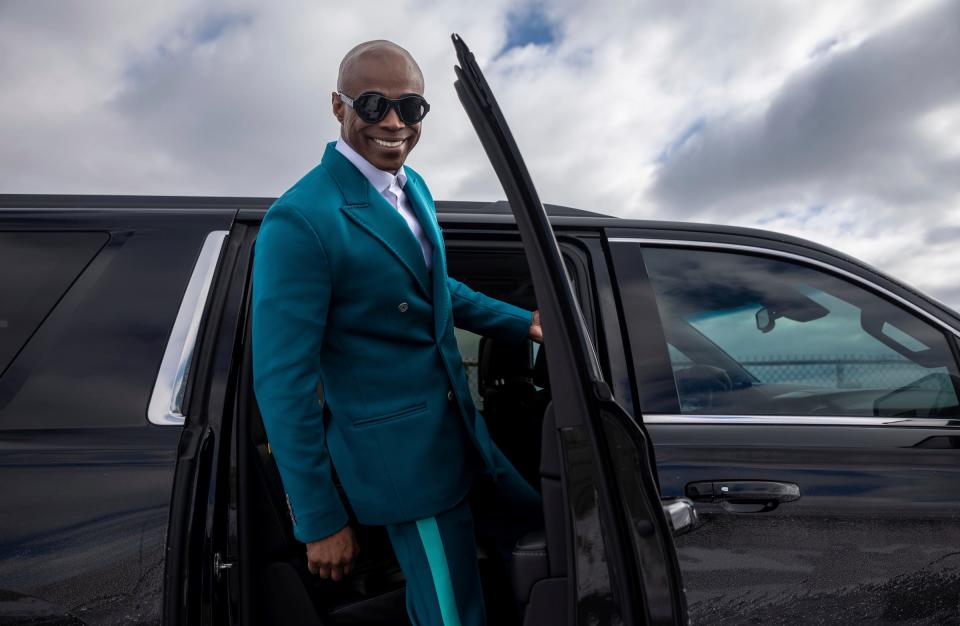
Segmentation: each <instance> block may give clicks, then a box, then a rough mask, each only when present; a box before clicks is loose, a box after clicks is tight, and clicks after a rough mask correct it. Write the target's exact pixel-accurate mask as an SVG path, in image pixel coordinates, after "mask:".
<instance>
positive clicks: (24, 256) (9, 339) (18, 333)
mask: <svg viewBox="0 0 960 626" xmlns="http://www.w3.org/2000/svg"><path fill="white" fill-rule="evenodd" d="M107 239H109V236H108V235H107V234H106V233H75V232H73V233H64V232H9V231H7V232H0V376H2V375H3V373H4V372H6V370H7V368H8V367H9V366H10V364H11V363H12V362H13V360H14V359H15V358H16V356H17V354H18V353H19V352H20V350H21V349H23V346H24V345H26V343H27V342H28V341H29V340H30V337H31V336H32V335H33V333H34V332H35V331H36V330H37V328H39V327H40V325H41V324H42V323H43V320H44V319H45V318H46V316H47V314H48V313H49V312H50V311H51V310H53V308H54V307H55V306H56V304H57V302H58V301H59V300H60V298H61V297H63V294H64V293H66V291H67V289H69V288H70V285H71V284H73V282H74V281H75V280H76V279H77V277H78V276H79V275H80V273H81V272H82V271H83V268H84V267H86V266H87V264H88V263H89V262H90V260H91V259H92V258H93V257H94V256H95V255H96V254H97V252H98V251H99V250H100V248H102V247H103V245H104V244H105V243H106V242H107Z"/></svg>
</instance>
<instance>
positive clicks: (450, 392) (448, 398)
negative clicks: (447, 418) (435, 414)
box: [447, 390, 453, 402]
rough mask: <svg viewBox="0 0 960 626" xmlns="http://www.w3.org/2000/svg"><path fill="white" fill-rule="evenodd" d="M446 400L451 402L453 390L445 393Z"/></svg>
mask: <svg viewBox="0 0 960 626" xmlns="http://www.w3.org/2000/svg"><path fill="white" fill-rule="evenodd" d="M447 400H448V401H450V402H453V390H450V391H448V392H447Z"/></svg>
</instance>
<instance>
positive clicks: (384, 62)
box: [337, 39, 424, 94]
mask: <svg viewBox="0 0 960 626" xmlns="http://www.w3.org/2000/svg"><path fill="white" fill-rule="evenodd" d="M385 69H386V70H388V71H390V72H391V73H393V72H395V73H396V74H397V75H398V76H397V77H398V78H401V77H402V78H404V79H405V80H406V82H408V83H410V84H416V85H417V87H418V89H417V92H418V93H420V94H422V93H423V87H424V85H423V72H421V71H420V66H419V65H417V62H416V61H415V60H414V59H413V55H411V54H410V53H409V52H407V51H406V49H404V48H401V47H400V46H398V45H397V44H395V43H393V42H392V41H387V40H386V39H375V40H373V41H365V42H363V43H361V44H358V45H356V46H354V47H353V48H352V49H351V50H350V51H349V52H347V54H346V55H345V56H344V57H343V60H342V61H340V71H339V73H338V74H337V90H338V91H341V92H343V93H346V94H352V93H356V89H357V85H358V84H362V83H366V82H368V81H369V79H370V78H371V76H372V75H373V74H381V73H382V72H383V71H384V70H385Z"/></svg>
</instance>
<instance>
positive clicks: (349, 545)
mask: <svg viewBox="0 0 960 626" xmlns="http://www.w3.org/2000/svg"><path fill="white" fill-rule="evenodd" d="M357 549H358V548H357V539H356V537H355V536H354V534H353V529H352V528H350V526H349V525H347V526H344V527H343V528H341V529H340V530H338V531H337V532H335V533H333V534H332V535H330V536H329V537H324V538H323V539H319V540H317V541H312V542H310V543H308V544H307V569H309V570H310V573H311V574H316V575H317V576H319V577H320V578H331V579H333V580H340V579H341V578H343V577H344V576H346V575H347V574H349V573H350V570H351V568H353V559H354V557H356V556H357Z"/></svg>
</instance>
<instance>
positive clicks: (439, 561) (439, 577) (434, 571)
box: [417, 517, 460, 626]
mask: <svg viewBox="0 0 960 626" xmlns="http://www.w3.org/2000/svg"><path fill="white" fill-rule="evenodd" d="M417 532H419V533H420V541H422V542H423V550H424V552H426V553H427V563H429V565H430V574H431V576H433V586H434V588H435V589H436V591H437V600H438V601H439V603H440V616H441V617H442V618H443V626H460V614H459V612H458V611H457V599H456V597H455V596H454V595H453V581H452V580H451V578H450V568H449V567H448V566H447V555H446V553H444V551H443V540H442V539H441V538H440V528H439V527H438V526H437V519H436V518H435V517H428V518H426V519H420V520H417Z"/></svg>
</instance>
